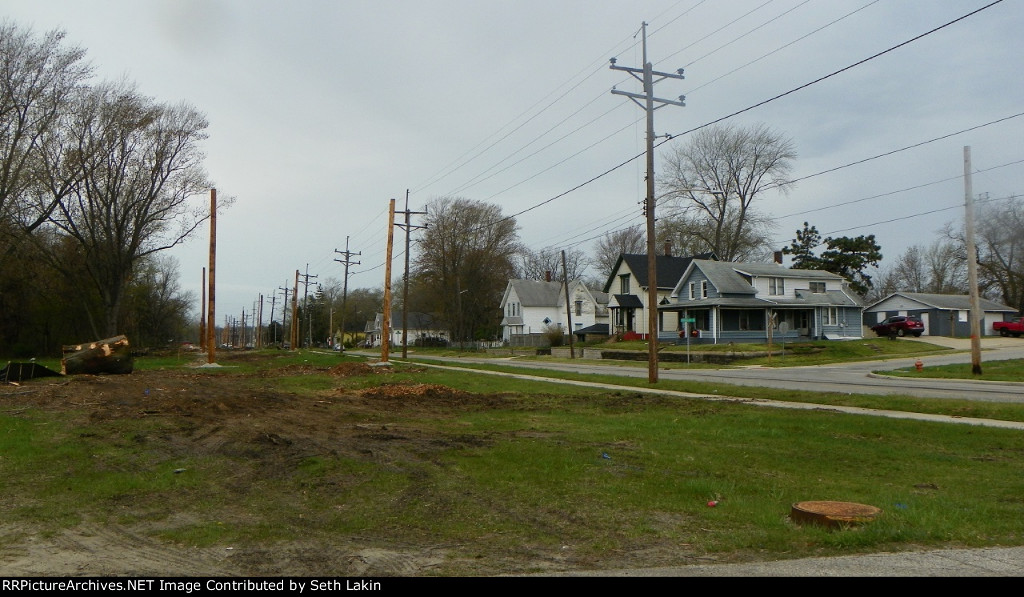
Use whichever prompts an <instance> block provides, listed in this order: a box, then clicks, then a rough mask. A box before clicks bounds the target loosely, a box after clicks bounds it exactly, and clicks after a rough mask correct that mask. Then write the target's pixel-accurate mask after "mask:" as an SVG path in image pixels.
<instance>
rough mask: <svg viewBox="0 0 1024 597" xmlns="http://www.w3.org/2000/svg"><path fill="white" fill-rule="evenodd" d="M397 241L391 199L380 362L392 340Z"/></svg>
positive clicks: (393, 208) (386, 356)
mask: <svg viewBox="0 0 1024 597" xmlns="http://www.w3.org/2000/svg"><path fill="white" fill-rule="evenodd" d="M394 241H395V200H394V199H392V200H391V208H390V210H389V214H388V251H387V253H388V255H387V258H386V259H385V261H384V306H383V310H382V313H381V328H380V362H382V363H387V362H388V351H389V345H390V342H391V251H392V245H393V244H394Z"/></svg>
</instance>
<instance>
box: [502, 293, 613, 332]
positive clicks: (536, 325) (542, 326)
mask: <svg viewBox="0 0 1024 597" xmlns="http://www.w3.org/2000/svg"><path fill="white" fill-rule="evenodd" d="M567 309H568V310H567ZM501 311H502V320H501V330H502V340H503V341H504V342H506V343H510V344H514V345H537V344H543V342H542V341H541V340H542V339H543V338H544V337H545V332H546V330H547V329H549V328H550V327H551V326H554V327H561V328H562V330H563V333H564V334H569V323H570V320H571V322H572V331H573V333H577V332H579V331H580V330H584V329H585V330H587V333H590V334H595V335H599V334H598V332H600V331H601V330H602V329H603V330H605V334H606V335H607V326H608V295H607V294H606V293H604V292H599V291H595V290H591V289H589V288H587V286H586V284H584V283H583V281H582V280H573V281H572V282H570V283H569V299H568V301H566V294H565V287H564V285H563V284H562V283H561V282H552V281H539V280H509V281H508V285H507V286H506V287H505V293H504V295H502V299H501ZM601 326H604V328H602V327H601Z"/></svg>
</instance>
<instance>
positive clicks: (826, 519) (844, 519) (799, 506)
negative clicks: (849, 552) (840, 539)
mask: <svg viewBox="0 0 1024 597" xmlns="http://www.w3.org/2000/svg"><path fill="white" fill-rule="evenodd" d="M881 513H882V510H881V509H879V508H876V507H875V506H869V505H866V504H856V503H853V502H797V503H795V504H793V508H792V510H791V511H790V515H789V518H790V520H792V521H793V522H798V523H805V522H806V523H813V524H820V525H823V526H826V527H832V528H839V527H848V526H852V525H856V524H861V523H865V522H870V521H872V520H874V519H875V518H876V517H878V515H880V514H881Z"/></svg>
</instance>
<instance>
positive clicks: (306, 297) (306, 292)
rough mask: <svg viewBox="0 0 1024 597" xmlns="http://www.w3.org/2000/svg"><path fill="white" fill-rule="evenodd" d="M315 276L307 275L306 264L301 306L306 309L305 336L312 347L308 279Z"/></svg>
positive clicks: (311, 320) (311, 316)
mask: <svg viewBox="0 0 1024 597" xmlns="http://www.w3.org/2000/svg"><path fill="white" fill-rule="evenodd" d="M316 277H317V276H311V275H309V264H308V263H307V264H306V273H305V274H303V276H302V283H303V290H302V308H303V309H305V310H306V337H307V338H308V343H309V347H310V348H312V347H313V310H312V309H310V308H309V279H310V278H316Z"/></svg>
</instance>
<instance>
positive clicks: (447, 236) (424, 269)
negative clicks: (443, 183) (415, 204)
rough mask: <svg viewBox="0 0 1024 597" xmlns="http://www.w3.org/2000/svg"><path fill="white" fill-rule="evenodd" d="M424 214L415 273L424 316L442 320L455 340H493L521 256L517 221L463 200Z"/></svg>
mask: <svg viewBox="0 0 1024 597" xmlns="http://www.w3.org/2000/svg"><path fill="white" fill-rule="evenodd" d="M426 211H427V215H426V217H425V218H424V223H425V224H426V229H425V230H424V231H423V234H422V235H421V237H420V240H419V241H418V247H419V254H418V255H417V256H416V259H415V267H414V270H415V271H414V273H413V275H415V276H416V277H417V278H418V280H417V281H418V285H417V286H418V288H419V289H420V291H421V292H422V298H423V300H424V308H425V310H427V311H428V312H432V313H437V314H440V315H441V316H442V317H444V318H445V320H446V321H447V322H448V326H449V328H450V330H451V334H452V335H451V337H452V339H454V340H458V341H462V340H466V339H473V338H477V337H480V336H485V337H487V336H493V335H495V334H496V333H497V329H498V324H499V323H500V317H499V316H500V312H499V310H498V308H497V306H498V304H499V303H500V302H501V295H502V293H503V292H504V291H505V287H506V286H507V285H508V280H509V279H510V278H513V277H515V274H516V266H515V256H516V255H517V254H519V253H521V252H522V247H521V246H520V242H519V236H518V234H517V226H516V222H515V219H513V218H510V217H505V216H502V214H501V209H500V208H499V207H497V206H495V205H490V204H487V203H483V202H480V201H474V200H471V199H465V198H461V197H442V198H438V199H435V200H433V201H432V202H431V203H430V204H428V205H427V210H426Z"/></svg>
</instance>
